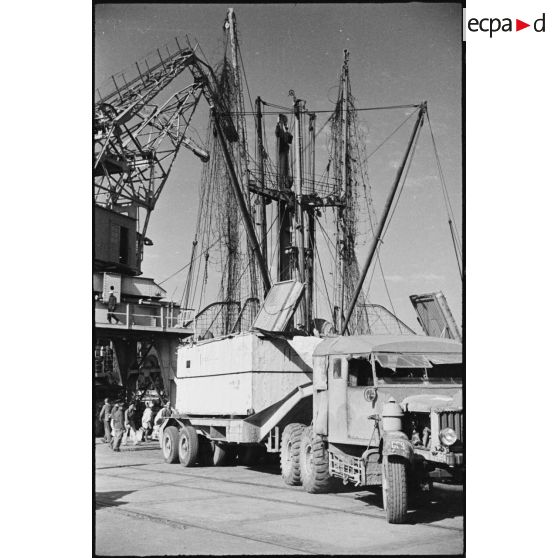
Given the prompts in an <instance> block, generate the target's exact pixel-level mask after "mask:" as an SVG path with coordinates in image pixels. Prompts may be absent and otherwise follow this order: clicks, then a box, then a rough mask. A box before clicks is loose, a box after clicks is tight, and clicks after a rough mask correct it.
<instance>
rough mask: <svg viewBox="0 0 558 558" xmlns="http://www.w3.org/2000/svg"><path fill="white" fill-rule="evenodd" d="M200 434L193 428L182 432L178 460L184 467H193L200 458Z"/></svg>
mask: <svg viewBox="0 0 558 558" xmlns="http://www.w3.org/2000/svg"><path fill="white" fill-rule="evenodd" d="M198 448H199V445H198V433H197V432H196V429H195V428H194V427H193V426H185V427H184V428H182V429H181V430H180V436H179V438H178V459H179V460H180V463H182V465H184V467H191V466H192V465H194V463H195V462H196V459H197V458H198Z"/></svg>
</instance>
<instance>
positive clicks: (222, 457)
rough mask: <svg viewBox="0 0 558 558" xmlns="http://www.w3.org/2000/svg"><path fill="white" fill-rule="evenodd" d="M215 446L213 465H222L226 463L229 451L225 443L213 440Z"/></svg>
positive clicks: (212, 443)
mask: <svg viewBox="0 0 558 558" xmlns="http://www.w3.org/2000/svg"><path fill="white" fill-rule="evenodd" d="M211 445H212V446H213V465H215V466H216V467H220V466H222V465H225V463H226V461H227V457H228V455H229V452H227V448H226V447H225V445H224V444H222V443H218V442H211Z"/></svg>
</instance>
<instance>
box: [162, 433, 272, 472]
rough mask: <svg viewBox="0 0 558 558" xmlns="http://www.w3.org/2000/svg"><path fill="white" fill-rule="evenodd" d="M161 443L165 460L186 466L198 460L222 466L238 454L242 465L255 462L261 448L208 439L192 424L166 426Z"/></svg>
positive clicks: (206, 464)
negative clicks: (235, 445)
mask: <svg viewBox="0 0 558 558" xmlns="http://www.w3.org/2000/svg"><path fill="white" fill-rule="evenodd" d="M161 447H162V450H163V458H164V460H165V462H166V463H178V462H180V463H181V464H182V465H184V466H185V467H192V466H193V465H195V464H196V463H199V464H200V465H202V466H210V465H215V466H217V467H218V466H223V465H226V464H228V463H231V462H232V461H233V460H234V459H235V458H236V456H237V453H238V460H239V462H240V463H241V464H243V465H255V464H256V463H257V461H258V460H259V459H260V457H261V455H262V452H261V448H260V447H259V446H255V445H254V446H240V447H239V448H236V447H234V446H233V445H232V444H227V443H223V442H215V441H210V440H208V439H207V438H206V437H205V436H202V435H198V433H197V432H196V429H195V428H194V427H193V426H189V425H188V426H184V427H182V428H181V429H180V430H178V428H177V427H176V426H167V427H166V428H165V430H164V432H163V437H162V442H161Z"/></svg>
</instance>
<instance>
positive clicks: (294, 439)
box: [281, 422, 305, 486]
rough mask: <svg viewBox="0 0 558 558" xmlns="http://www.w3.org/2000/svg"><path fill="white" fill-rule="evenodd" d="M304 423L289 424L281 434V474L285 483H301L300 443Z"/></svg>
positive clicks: (293, 484) (292, 484) (294, 484)
mask: <svg viewBox="0 0 558 558" xmlns="http://www.w3.org/2000/svg"><path fill="white" fill-rule="evenodd" d="M304 428H305V426H304V424H300V423H298V422H294V423H292V424H287V426H286V427H285V428H284V429H283V432H282V434H281V476H282V477H283V480H284V481H285V484H289V485H291V486H296V485H298V484H300V444H301V442H302V433H303V432H304Z"/></svg>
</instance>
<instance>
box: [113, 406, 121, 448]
mask: <svg viewBox="0 0 558 558" xmlns="http://www.w3.org/2000/svg"><path fill="white" fill-rule="evenodd" d="M112 420H113V421H114V440H113V441H112V449H113V450H114V451H120V443H121V442H122V435H123V434H124V411H123V410H122V403H120V402H117V403H115V405H114V407H113V409H112Z"/></svg>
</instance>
